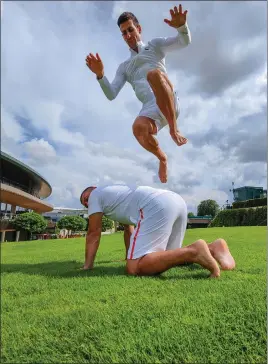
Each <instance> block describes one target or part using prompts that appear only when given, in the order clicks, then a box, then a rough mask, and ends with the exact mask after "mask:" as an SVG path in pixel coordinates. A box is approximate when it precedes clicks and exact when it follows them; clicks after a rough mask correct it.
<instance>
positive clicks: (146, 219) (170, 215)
mask: <svg viewBox="0 0 268 364" xmlns="http://www.w3.org/2000/svg"><path fill="white" fill-rule="evenodd" d="M172 197H173V196H170V194H169V193H164V194H162V195H160V196H158V197H157V198H155V199H154V200H153V201H152V202H150V203H149V204H147V205H146V207H145V208H144V209H142V210H141V211H140V218H139V220H138V222H137V225H136V227H135V230H134V232H133V234H132V235H131V239H130V246H129V250H128V256H127V258H128V259H137V258H140V257H142V256H144V255H146V254H149V253H153V252H160V251H165V250H166V248H167V244H168V241H169V238H170V235H171V232H172V228H173V224H174V222H175V221H176V219H177V216H178V209H177V205H176V203H174V201H172Z"/></svg>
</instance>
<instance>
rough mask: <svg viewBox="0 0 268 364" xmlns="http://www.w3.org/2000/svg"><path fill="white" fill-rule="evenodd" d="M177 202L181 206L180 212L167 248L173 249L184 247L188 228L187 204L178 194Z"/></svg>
mask: <svg viewBox="0 0 268 364" xmlns="http://www.w3.org/2000/svg"><path fill="white" fill-rule="evenodd" d="M177 203H178V207H179V214H178V217H177V219H176V220H175V222H174V224H173V227H172V231H171V234H170V237H169V239H168V243H167V250H173V249H177V248H181V247H182V243H183V239H184V236H185V232H186V228H187V220H188V216H187V206H186V204H185V201H184V200H183V199H182V198H181V197H180V196H178V197H177Z"/></svg>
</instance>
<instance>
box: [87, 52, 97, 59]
mask: <svg viewBox="0 0 268 364" xmlns="http://www.w3.org/2000/svg"><path fill="white" fill-rule="evenodd" d="M89 55H90V57H91V58H92V59H93V60H94V61H97V58H96V57H95V56H94V54H92V53H89Z"/></svg>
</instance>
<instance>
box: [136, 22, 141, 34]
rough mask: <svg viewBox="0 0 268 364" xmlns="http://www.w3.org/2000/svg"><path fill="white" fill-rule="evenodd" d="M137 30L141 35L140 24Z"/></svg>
mask: <svg viewBox="0 0 268 364" xmlns="http://www.w3.org/2000/svg"><path fill="white" fill-rule="evenodd" d="M137 29H138V31H139V33H140V34H141V26H140V24H138V25H137Z"/></svg>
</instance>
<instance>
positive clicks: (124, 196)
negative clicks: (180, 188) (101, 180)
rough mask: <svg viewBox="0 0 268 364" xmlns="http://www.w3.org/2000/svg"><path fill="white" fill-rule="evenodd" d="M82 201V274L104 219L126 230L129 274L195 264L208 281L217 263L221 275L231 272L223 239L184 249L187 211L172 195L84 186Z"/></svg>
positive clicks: (89, 265)
mask: <svg viewBox="0 0 268 364" xmlns="http://www.w3.org/2000/svg"><path fill="white" fill-rule="evenodd" d="M80 201H81V203H82V205H84V206H85V207H87V208H88V214H89V228H88V233H87V237H86V248H85V264H84V267H83V269H92V268H93V265H94V260H95V256H96V253H97V250H98V247H99V243H100V238H101V226H102V216H103V215H105V216H107V217H108V218H110V219H111V220H114V221H118V222H120V223H121V224H124V226H125V233H124V237H125V245H126V258H127V265H126V270H127V273H128V274H131V275H139V276H142V275H155V274H159V273H162V272H165V271H166V270H168V269H170V268H172V267H175V266H177V265H180V264H185V263H197V264H200V265H201V266H202V267H203V268H205V269H208V270H209V271H210V277H219V276H220V269H219V266H218V264H219V265H220V267H221V268H222V269H223V270H230V269H233V268H234V267H235V261H234V259H233V257H232V255H231V253H230V251H229V248H228V246H227V243H226V242H225V240H223V239H217V240H216V241H214V242H213V243H211V244H206V242H205V241H204V240H202V239H199V240H197V241H195V242H194V243H193V244H191V245H189V246H186V247H184V248H182V242H183V238H184V235H185V231H186V226H187V207H186V203H185V201H184V200H183V198H182V197H181V196H180V195H178V194H177V193H175V192H172V191H167V190H162V189H155V188H152V187H146V186H141V187H137V188H136V187H135V188H132V187H130V186H126V185H111V186H105V187H87V188H86V189H85V190H84V191H83V192H82V194H81V196H80ZM133 225H135V228H134V227H133Z"/></svg>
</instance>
